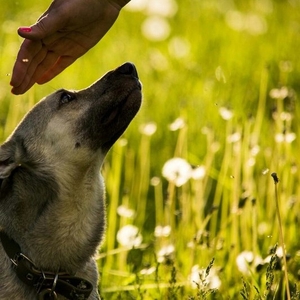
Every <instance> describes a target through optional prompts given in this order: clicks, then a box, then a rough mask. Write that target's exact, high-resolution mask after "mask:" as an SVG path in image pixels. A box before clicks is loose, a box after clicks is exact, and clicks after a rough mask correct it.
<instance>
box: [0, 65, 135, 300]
mask: <svg viewBox="0 0 300 300" xmlns="http://www.w3.org/2000/svg"><path fill="white" fill-rule="evenodd" d="M140 105H141V84H140V82H139V79H138V74H137V71H136V68H135V66H134V65H133V64H131V63H125V64H123V65H122V66H120V67H118V68H117V69H115V70H113V71H110V72H108V73H107V74H106V75H104V76H103V77H102V78H101V79H100V80H99V81H97V82H96V83H94V84H93V85H91V86H90V87H88V88H86V89H84V90H81V91H76V92H75V91H67V90H58V91H56V92H55V93H53V94H51V95H49V96H47V97H45V98H44V99H42V100H41V101H40V102H39V103H38V104H37V105H36V106H35V107H34V108H33V109H32V110H31V111H30V112H29V113H28V114H27V115H26V116H25V117H24V119H23V120H22V121H21V123H20V124H19V125H18V126H17V128H16V129H15V131H14V132H13V133H12V135H11V136H10V137H9V138H8V139H7V140H6V141H5V143H4V144H2V145H1V146H0V239H1V243H0V299H1V300H12V299H14V300H33V299H72V300H77V299H78V300H83V299H89V300H90V299H99V298H100V297H99V295H98V292H97V283H98V271H97V267H96V262H95V260H94V258H93V257H94V254H95V252H96V251H97V248H98V246H99V245H100V243H101V241H102V238H103V235H104V232H105V226H106V221H105V220H106V214H105V202H104V183H103V180H102V177H101V175H100V173H99V169H100V168H101V166H102V163H103V160H104V158H105V155H106V153H107V152H108V150H109V149H110V148H111V146H112V145H113V144H114V142H115V141H116V140H117V139H118V138H119V137H120V135H121V134H122V133H123V132H124V131H125V129H126V128H127V126H128V125H129V123H130V122H131V120H132V119H133V117H134V116H135V115H136V113H137V112H138V110H139V108H140Z"/></svg>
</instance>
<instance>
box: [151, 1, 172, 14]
mask: <svg viewBox="0 0 300 300" xmlns="http://www.w3.org/2000/svg"><path fill="white" fill-rule="evenodd" d="M177 9H178V7H177V3H176V2H175V1H174V0H151V1H148V5H147V8H146V13H147V14H148V15H158V16H163V17H173V16H174V15H175V14H176V12H177Z"/></svg>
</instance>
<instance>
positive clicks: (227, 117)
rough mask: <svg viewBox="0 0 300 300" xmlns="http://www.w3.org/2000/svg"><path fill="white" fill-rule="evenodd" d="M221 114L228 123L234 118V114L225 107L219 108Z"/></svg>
mask: <svg viewBox="0 0 300 300" xmlns="http://www.w3.org/2000/svg"><path fill="white" fill-rule="evenodd" d="M219 113H220V115H221V117H222V118H223V119H224V120H225V121H228V120H230V119H232V117H233V112H232V111H231V110H229V109H228V108H226V107H223V106H222V107H220V108H219Z"/></svg>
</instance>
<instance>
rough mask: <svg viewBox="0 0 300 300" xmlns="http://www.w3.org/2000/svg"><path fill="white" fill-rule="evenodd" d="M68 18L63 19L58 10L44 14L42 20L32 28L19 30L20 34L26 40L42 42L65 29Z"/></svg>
mask: <svg viewBox="0 0 300 300" xmlns="http://www.w3.org/2000/svg"><path fill="white" fill-rule="evenodd" d="M65 24H66V18H63V17H62V15H61V13H60V12H59V11H57V10H56V9H54V10H52V11H51V12H49V14H44V15H43V16H42V17H40V19H39V20H38V21H37V22H36V23H35V24H33V25H31V26H30V27H20V28H18V34H19V35H20V36H21V37H23V38H26V39H30V40H41V39H44V38H46V37H47V36H49V35H52V34H54V33H55V32H57V31H59V30H60V29H61V28H63V27H64V25H65Z"/></svg>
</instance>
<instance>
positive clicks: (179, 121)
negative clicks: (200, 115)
mask: <svg viewBox="0 0 300 300" xmlns="http://www.w3.org/2000/svg"><path fill="white" fill-rule="evenodd" d="M184 126H185V121H184V120H183V119H182V118H177V119H176V120H175V121H174V122H173V123H171V124H170V125H169V129H170V130H171V131H176V130H179V129H181V128H183V127H184Z"/></svg>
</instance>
